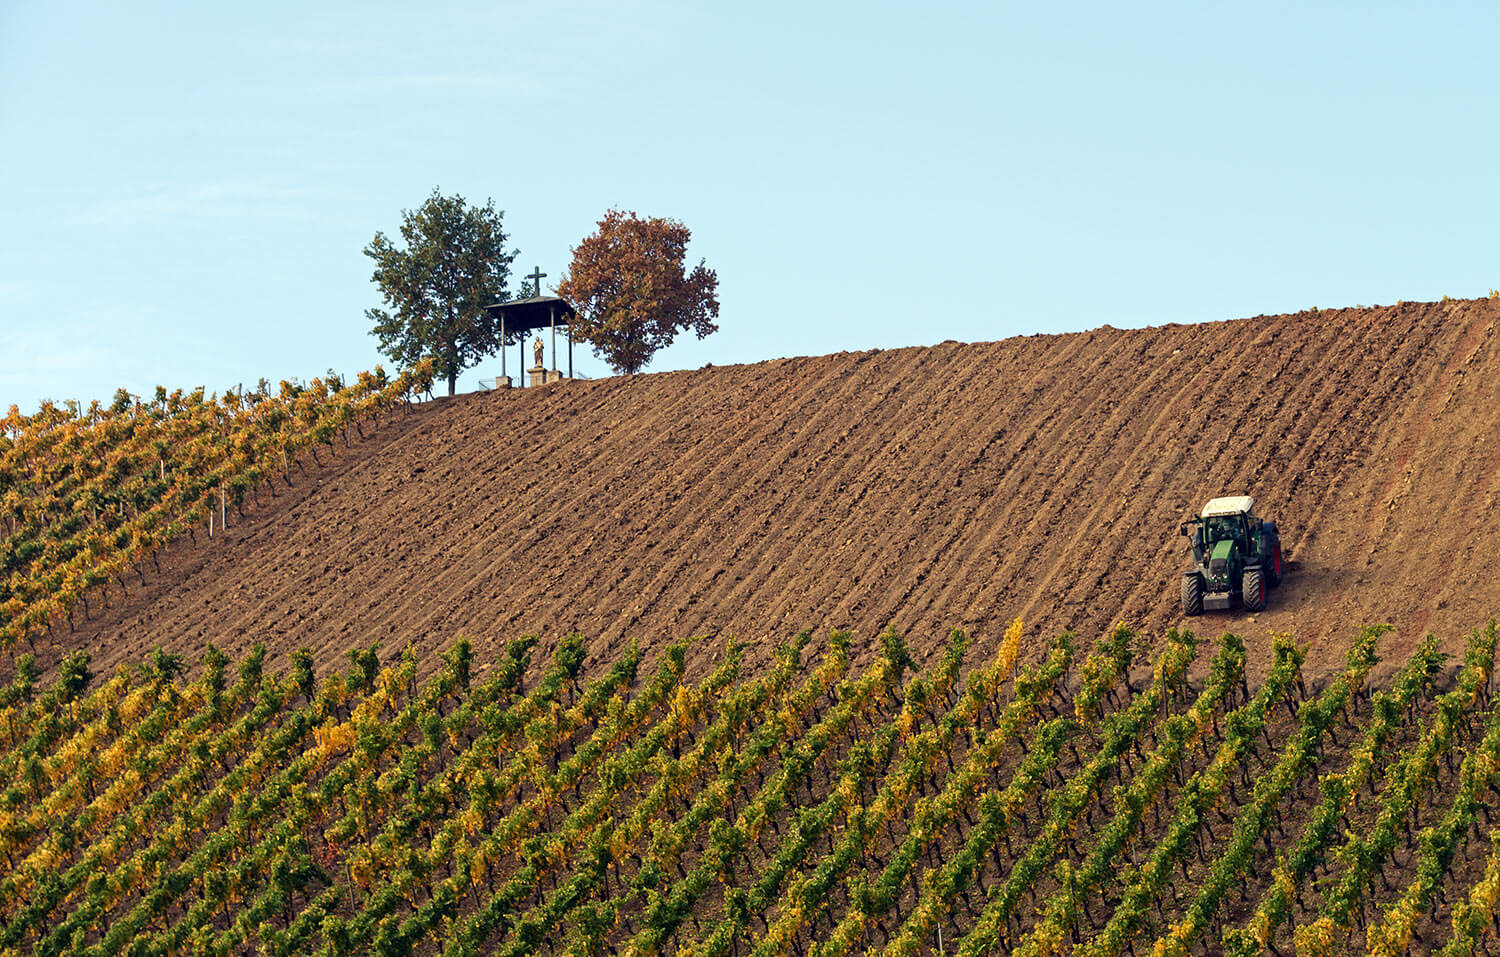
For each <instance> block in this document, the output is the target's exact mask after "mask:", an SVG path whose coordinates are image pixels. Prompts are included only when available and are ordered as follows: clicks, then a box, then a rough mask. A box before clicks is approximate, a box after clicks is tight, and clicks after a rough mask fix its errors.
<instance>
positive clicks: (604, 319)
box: [557, 209, 719, 375]
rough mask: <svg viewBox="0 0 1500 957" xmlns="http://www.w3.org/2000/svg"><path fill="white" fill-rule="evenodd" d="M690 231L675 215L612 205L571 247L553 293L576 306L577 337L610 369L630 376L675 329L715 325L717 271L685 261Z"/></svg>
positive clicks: (704, 331)
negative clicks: (686, 265)
mask: <svg viewBox="0 0 1500 957" xmlns="http://www.w3.org/2000/svg"><path fill="white" fill-rule="evenodd" d="M691 236H692V232H691V231H690V230H689V229H688V228H687V227H686V226H684V225H683V224H682V223H680V222H678V221H677V220H675V219H665V218H662V217H659V216H653V217H651V218H649V219H642V218H641V217H639V216H637V215H636V214H635V213H633V212H622V211H620V210H618V209H612V210H610V211H609V212H608V213H606V214H605V216H604V218H603V219H601V220H599V231H598V232H597V233H595V234H594V235H592V236H589V237H587V238H586V239H584V241H583V242H581V243H579V244H578V246H577V248H575V249H574V250H573V264H572V266H571V267H570V268H569V270H568V272H566V273H564V274H563V277H562V282H561V283H560V284H559V285H558V287H557V294H558V295H559V296H561V297H562V298H564V299H566V300H568V302H570V303H571V304H572V305H573V308H574V309H575V310H577V313H578V315H577V317H576V318H575V319H574V320H573V321H572V323H571V326H572V333H573V337H574V338H575V339H580V340H582V341H584V342H588V343H590V344H592V345H593V347H594V354H595V355H597V356H600V357H601V358H603V359H604V361H606V362H608V363H609V365H610V367H611V368H612V369H614V371H615V372H620V373H624V374H626V375H634V374H635V373H637V372H639V371H641V370H642V369H644V368H645V367H646V364H647V363H649V362H650V361H651V357H652V356H653V355H655V354H656V351H657V350H658V349H661V348H662V347H664V346H667V345H670V344H671V343H672V340H673V339H674V338H675V337H676V335H677V333H678V332H679V331H684V330H689V329H690V330H692V331H693V332H694V333H696V334H697V336H698V338H699V339H702V338H703V337H704V336H707V335H709V334H710V333H713V332H717V331H718V328H719V327H718V326H717V325H715V324H714V322H713V320H714V319H716V318H718V316H719V299H718V296H717V291H718V286H719V276H718V274H717V273H715V272H714V271H713V270H712V269H709V268H707V267H706V266H704V265H703V262H702V261H701V260H700V261H699V263H698V265H697V266H696V267H694V269H693V271H692V272H691V273H687V272H686V271H685V269H684V266H683V259H684V257H685V256H686V253H687V244H688V239H689V238H690V237H691Z"/></svg>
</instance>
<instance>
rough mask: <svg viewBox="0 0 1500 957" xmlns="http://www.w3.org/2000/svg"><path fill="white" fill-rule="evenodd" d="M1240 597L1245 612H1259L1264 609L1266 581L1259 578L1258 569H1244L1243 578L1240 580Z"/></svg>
mask: <svg viewBox="0 0 1500 957" xmlns="http://www.w3.org/2000/svg"><path fill="white" fill-rule="evenodd" d="M1240 597H1241V599H1242V600H1243V601H1244V604H1245V610H1246V611H1260V610H1261V609H1262V608H1264V607H1266V580H1265V579H1264V578H1263V577H1261V572H1260V569H1259V568H1247V569H1245V577H1244V578H1242V579H1241V580H1240Z"/></svg>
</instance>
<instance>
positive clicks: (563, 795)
mask: <svg viewBox="0 0 1500 957" xmlns="http://www.w3.org/2000/svg"><path fill="white" fill-rule="evenodd" d="M1022 633H1023V628H1022V626H1021V624H1020V622H1019V621H1017V622H1016V623H1014V625H1013V626H1012V627H1011V628H1010V629H1009V630H1008V631H1007V633H1006V635H1005V636H1004V639H1003V640H1002V641H1001V642H1000V643H999V644H998V648H997V651H996V652H995V653H994V654H993V655H992V656H990V657H988V658H987V659H984V660H970V657H971V656H970V655H969V647H970V640H969V638H968V637H966V636H965V635H964V634H963V633H962V632H957V631H955V632H953V633H952V635H951V636H950V638H949V639H948V642H947V644H946V650H945V651H944V653H943V654H942V655H940V656H938V657H937V658H936V660H935V661H934V662H933V663H932V664H931V665H930V666H928V667H927V668H926V669H925V670H923V671H921V673H917V671H916V669H915V668H914V667H913V664H912V659H911V655H910V654H909V649H908V647H907V645H906V643H905V642H904V641H903V640H902V639H901V638H900V637H899V636H898V635H897V634H896V633H895V632H893V631H888V632H886V633H885V634H884V635H883V636H882V637H881V641H880V646H881V651H880V653H879V654H878V655H876V656H875V657H874V659H873V660H872V661H870V662H869V663H868V664H866V665H864V666H856V664H855V663H854V662H853V661H852V659H851V654H850V647H851V640H850V636H849V635H848V634H845V633H839V632H835V633H833V634H831V635H830V636H829V637H828V638H827V640H826V642H824V643H823V644H822V645H821V646H819V645H818V644H817V643H814V642H813V641H812V640H811V639H810V637H809V635H808V634H806V633H804V634H801V635H799V636H798V637H797V638H796V639H794V640H792V641H789V642H786V643H784V644H782V645H780V646H779V647H778V648H777V649H776V650H775V652H774V654H773V655H772V664H771V666H770V667H768V668H765V669H761V670H758V671H756V672H755V673H749V672H748V671H747V670H745V669H743V658H744V655H743V651H744V649H743V648H742V647H741V646H739V645H737V644H734V643H732V642H730V643H725V644H721V645H718V646H717V647H715V648H713V649H711V651H712V657H713V660H714V662H715V665H714V668H713V670H712V671H711V672H709V673H707V674H706V675H705V676H704V677H703V678H702V679H701V680H689V679H688V678H686V677H685V675H684V661H685V659H686V657H687V654H688V652H689V648H688V645H687V644H685V643H676V644H672V645H670V646H668V647H666V648H664V649H663V650H662V652H661V653H660V654H659V655H655V656H647V655H645V654H644V653H643V652H642V651H641V650H640V649H638V648H634V647H632V648H631V649H630V650H629V651H627V653H625V654H624V655H622V656H620V657H619V658H617V659H615V660H612V661H607V662H598V663H594V665H593V667H589V666H588V664H589V663H587V662H586V660H585V652H584V643H583V641H582V639H581V638H580V637H578V636H576V635H574V636H572V637H570V638H568V639H565V640H564V641H562V642H560V643H559V644H558V645H557V646H556V648H555V650H553V651H552V653H550V654H541V653H539V651H538V646H537V643H536V640H535V639H532V638H523V639H519V640H516V641H513V642H511V643H510V644H509V645H508V646H505V648H504V650H503V652H502V653H501V654H500V655H498V656H496V657H495V658H494V659H492V660H483V661H481V660H480V659H479V657H478V656H476V655H475V653H474V650H473V648H472V647H471V646H470V645H469V644H468V643H466V642H460V643H458V644H456V645H454V646H452V647H451V648H450V649H449V651H448V652H447V653H446V655H445V656H444V664H443V667H442V668H441V669H440V670H438V671H436V672H434V673H432V674H431V675H430V676H428V677H426V678H425V679H424V678H422V677H420V669H419V663H418V660H417V657H416V656H415V655H413V654H410V653H408V654H406V655H405V656H402V657H401V658H400V659H399V660H395V661H392V662H389V663H387V664H386V665H384V666H382V663H381V661H380V660H379V658H378V656H377V653H376V652H375V651H374V650H373V649H364V650H355V651H353V652H351V653H350V655H349V659H348V666H347V667H346V668H344V669H343V670H340V671H336V672H334V673H327V674H323V675H321V676H319V675H318V674H317V673H316V671H315V669H314V668H313V666H312V664H311V662H312V656H311V654H310V653H308V652H307V651H305V650H304V651H301V652H298V653H296V654H294V655H292V656H291V659H292V661H291V666H290V667H289V668H288V669H287V670H286V671H285V672H284V673H273V671H272V670H271V669H269V668H267V667H266V665H265V661H264V657H265V654H264V649H261V648H257V649H256V650H255V651H254V652H252V653H251V654H249V655H248V656H245V657H244V658H243V659H241V660H240V661H239V662H238V663H235V662H234V661H232V660H231V659H230V658H229V656H227V655H225V654H223V653H221V652H219V651H218V650H217V649H216V648H213V647H212V646H210V647H209V649H208V651H207V653H206V654H205V655H204V656H203V659H202V662H201V664H200V665H197V666H195V668H194V671H195V673H198V676H197V677H195V678H193V679H191V680H189V679H188V678H187V677H186V672H185V670H184V667H185V663H184V661H183V660H182V659H181V658H179V657H177V656H175V655H172V654H169V653H167V652H163V651H158V652H157V653H156V654H154V655H152V656H151V657H150V659H149V660H147V661H146V662H143V663H142V664H140V665H139V666H136V667H133V668H121V669H119V670H118V671H117V672H116V673H114V674H112V675H108V676H104V675H100V676H95V675H94V674H93V673H92V672H91V663H90V660H89V658H88V656H87V655H86V654H78V655H74V656H73V657H71V658H69V659H68V660H67V661H66V662H65V663H64V665H63V667H62V668H61V669H60V670H59V673H58V675H57V677H56V678H55V679H53V680H50V681H46V682H42V681H38V680H37V676H36V674H35V671H34V669H28V668H22V669H21V671H20V672H19V673H18V675H17V676H16V679H15V681H14V682H13V684H11V685H10V686H9V687H7V688H5V690H4V691H3V694H0V788H3V797H0V851H3V854H4V857H5V861H6V869H5V871H4V873H3V876H0V951H3V952H5V953H20V952H33V953H39V954H58V953H100V954H103V953H111V954H113V953H130V954H147V953H151V954H155V953H181V952H188V951H192V952H195V953H221V954H230V953H241V952H248V951H260V952H267V953H275V954H291V953H303V952H313V951H316V952H319V953H325V954H346V953H355V952H360V953H363V952H374V953H385V954H402V953H411V952H418V953H436V952H442V953H448V954H469V953H480V952H483V953H503V954H517V955H519V954H528V953H534V952H541V953H549V954H564V953H565V954H577V955H584V954H600V953H610V954H617V953H624V954H651V953H658V952H675V953H685V954H699V955H708V954H755V955H769V954H783V953H792V954H799V955H807V954H816V955H821V957H827V955H837V954H847V953H851V952H854V951H863V952H870V951H876V952H882V953H887V954H916V953H944V954H948V953H958V954H966V955H970V954H972V955H977V954H987V953H999V952H1015V953H1025V954H1033V955H1041V954H1049V953H1062V952H1072V953H1076V954H1080V955H1115V954H1141V955H1143V954H1147V953H1155V954H1179V953H1203V952H1221V951H1222V952H1228V953H1233V954H1258V953H1263V952H1277V953H1291V952H1292V951H1293V950H1294V949H1295V951H1296V952H1298V953H1301V954H1343V953H1348V952H1351V951H1356V950H1366V949H1367V950H1368V951H1369V952H1372V953H1382V954H1397V953H1405V952H1408V951H1410V950H1413V949H1416V950H1434V951H1435V950H1438V949H1442V950H1443V952H1444V953H1450V954H1469V953H1483V952H1491V951H1493V949H1494V947H1495V946H1496V942H1497V940H1500V938H1497V936H1496V932H1497V923H1496V917H1497V915H1496V904H1497V898H1500V827H1497V826H1496V825H1497V824H1500V822H1495V821H1493V820H1492V808H1493V807H1495V806H1496V788H1497V785H1500V708H1494V707H1493V706H1492V702H1491V685H1492V672H1493V665H1494V658H1495V650H1496V649H1495V644H1496V633H1495V629H1494V626H1493V625H1491V626H1490V627H1489V628H1487V629H1482V630H1480V631H1477V632H1475V633H1474V634H1473V635H1472V636H1471V637H1470V638H1469V640H1468V642H1467V646H1466V651H1465V653H1464V655H1463V658H1462V660H1461V661H1451V662H1450V661H1447V660H1445V659H1446V656H1445V655H1443V654H1441V653H1440V652H1439V650H1438V646H1437V643H1436V642H1435V641H1433V640H1431V639H1429V640H1428V641H1426V642H1425V643H1422V644H1421V645H1420V646H1419V647H1418V649H1417V650H1416V651H1415V653H1414V654H1413V655H1412V656H1411V657H1410V658H1409V659H1408V660H1405V661H1402V662H1398V663H1396V664H1397V665H1398V668H1397V669H1396V671H1395V672H1394V677H1393V678H1392V680H1391V681H1389V682H1387V683H1384V686H1382V687H1378V688H1376V687H1373V686H1372V682H1371V680H1370V676H1371V672H1372V669H1373V668H1374V667H1375V666H1376V664H1377V659H1376V654H1375V650H1374V649H1375V647H1376V644H1377V639H1378V638H1379V637H1380V633H1381V629H1378V628H1375V629H1367V630H1366V631H1364V632H1363V633H1362V634H1361V636H1360V637H1359V638H1358V640H1356V641H1355V642H1354V643H1353V648H1352V650H1351V651H1350V652H1349V654H1348V658H1347V662H1346V664H1345V666H1344V667H1343V668H1342V669H1341V670H1340V671H1338V672H1337V673H1335V674H1333V675H1331V676H1329V677H1328V678H1327V679H1326V680H1321V681H1317V682H1314V681H1311V680H1309V679H1308V678H1307V677H1306V676H1305V675H1304V674H1303V670H1302V663H1303V661H1304V656H1305V653H1306V649H1305V648H1302V647H1299V646H1297V645H1296V644H1294V643H1293V642H1291V641H1290V640H1287V639H1283V638H1278V639H1276V640H1275V642H1274V645H1273V649H1272V655H1271V657H1272V665H1271V667H1270V668H1269V670H1268V672H1267V674H1266V676H1265V678H1264V680H1261V681H1258V682H1250V681H1247V679H1246V672H1245V664H1246V657H1247V654H1246V647H1245V644H1244V643H1243V642H1242V641H1241V640H1240V639H1239V638H1237V637H1235V636H1233V635H1225V636H1224V637H1222V638H1221V639H1219V640H1218V641H1216V642H1211V641H1205V642H1200V641H1198V640H1196V639H1194V638H1193V637H1192V636H1191V635H1188V634H1180V633H1177V632H1170V633H1168V634H1166V635H1165V636H1162V637H1161V640H1158V641H1156V642H1151V643H1148V642H1145V641H1143V640H1142V638H1141V637H1140V636H1137V635H1136V634H1134V633H1132V632H1131V631H1130V630H1129V629H1127V628H1125V627H1123V626H1120V627H1117V628H1115V629H1114V630H1113V631H1111V632H1109V633H1107V634H1105V635H1104V636H1103V637H1102V638H1101V639H1099V640H1098V641H1097V642H1096V643H1095V644H1094V645H1093V647H1092V648H1078V647H1075V643H1074V641H1073V640H1072V639H1071V638H1068V637H1059V638H1056V639H1054V640H1052V641H1051V642H1050V643H1049V644H1048V646H1047V648H1046V649H1045V653H1044V654H1042V655H1041V656H1039V657H1038V656H1026V655H1024V654H1022V652H1021V648H1022ZM1148 646H1149V647H1157V648H1160V649H1161V650H1160V651H1159V652H1157V653H1155V655H1154V657H1152V658H1150V659H1148V658H1147V657H1146V652H1145V651H1144V649H1145V648H1146V647H1148ZM533 658H535V659H536V660H533ZM590 675H593V677H589V676H590Z"/></svg>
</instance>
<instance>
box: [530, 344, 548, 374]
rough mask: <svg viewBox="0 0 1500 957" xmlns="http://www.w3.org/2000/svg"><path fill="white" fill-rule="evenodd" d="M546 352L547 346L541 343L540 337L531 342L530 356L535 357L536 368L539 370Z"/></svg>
mask: <svg viewBox="0 0 1500 957" xmlns="http://www.w3.org/2000/svg"><path fill="white" fill-rule="evenodd" d="M546 351H547V344H546V343H545V342H543V341H542V337H541V336H537V337H536V338H535V339H533V340H531V354H532V355H533V356H535V357H536V364H537V368H541V365H542V356H543V354H544V353H545V352H546Z"/></svg>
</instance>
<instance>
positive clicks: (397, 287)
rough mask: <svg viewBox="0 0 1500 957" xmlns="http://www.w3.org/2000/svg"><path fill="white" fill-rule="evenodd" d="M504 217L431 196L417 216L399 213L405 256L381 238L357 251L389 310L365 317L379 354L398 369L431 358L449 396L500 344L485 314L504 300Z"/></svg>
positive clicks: (507, 253)
mask: <svg viewBox="0 0 1500 957" xmlns="http://www.w3.org/2000/svg"><path fill="white" fill-rule="evenodd" d="M504 215H505V214H504V213H503V212H502V211H499V210H497V209H495V201H494V200H488V201H487V202H486V203H485V205H483V206H470V205H469V204H468V203H466V202H464V198H463V197H462V196H458V195H454V196H444V195H442V194H441V193H440V192H438V190H436V189H434V190H433V191H432V195H431V196H429V197H428V198H427V201H426V202H425V203H423V204H422V205H421V206H420V207H419V208H418V209H416V210H415V211H413V210H403V211H402V213H401V217H402V223H401V238H402V239H403V240H404V241H405V248H404V249H403V248H401V247H399V246H397V245H396V244H395V243H394V242H392V241H391V240H390V239H389V238H388V237H387V236H386V235H385V233H381V232H377V233H376V234H375V238H374V239H373V240H371V242H370V244H369V245H368V246H366V247H365V249H364V253H365V255H366V256H369V257H370V258H371V259H373V260H375V273H374V275H373V276H372V277H371V279H372V280H373V281H374V282H375V284H376V285H377V286H379V287H380V293H381V295H382V296H383V297H384V298H385V302H386V306H387V307H388V308H386V309H367V310H365V316H366V317H367V318H369V319H371V320H372V321H374V323H375V327H374V329H373V330H371V331H372V333H373V334H374V335H375V336H377V337H378V338H379V339H380V351H381V352H383V353H384V354H385V355H388V356H390V357H391V359H392V360H394V361H395V362H397V363H399V364H401V365H402V366H411V365H413V364H415V363H416V362H417V361H418V360H420V359H423V358H425V357H428V356H431V357H432V358H433V359H435V360H436V362H437V368H436V372H437V375H438V376H439V377H440V378H446V379H447V380H448V394H449V395H452V394H453V393H454V390H455V389H456V387H457V383H458V374H459V373H460V372H462V371H463V370H464V369H466V368H468V367H469V366H472V365H474V364H475V363H476V362H478V361H479V360H480V359H482V358H484V357H485V356H488V355H490V354H492V353H494V352H495V351H496V350H497V349H499V348H500V347H501V346H503V345H504V343H502V342H501V341H500V323H499V320H498V319H495V318H493V317H491V316H490V315H489V314H487V313H486V312H485V311H484V307H485V306H487V305H490V304H491V303H495V302H500V301H502V300H504V299H506V298H508V294H507V291H506V290H507V286H508V284H509V281H510V264H511V261H512V260H514V259H515V258H516V254H517V251H516V250H507V249H506V248H505V240H506V236H505V230H504V229H503V224H502V222H501V219H502V217H503V216H504Z"/></svg>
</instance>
